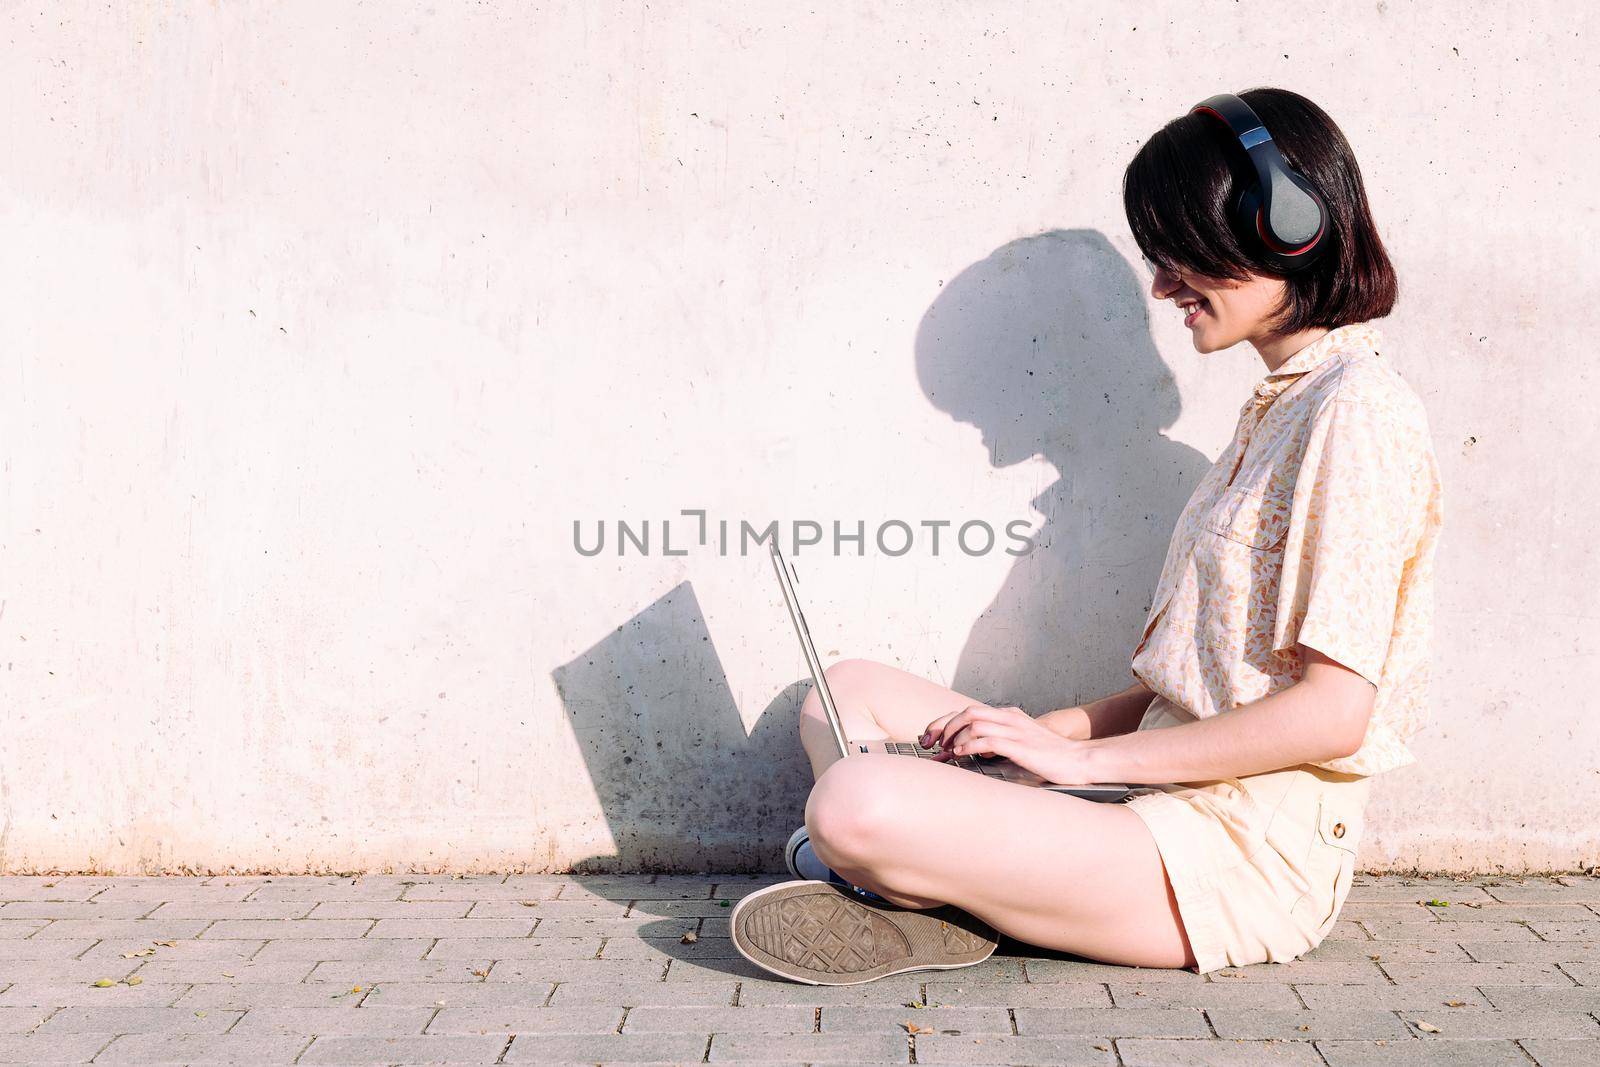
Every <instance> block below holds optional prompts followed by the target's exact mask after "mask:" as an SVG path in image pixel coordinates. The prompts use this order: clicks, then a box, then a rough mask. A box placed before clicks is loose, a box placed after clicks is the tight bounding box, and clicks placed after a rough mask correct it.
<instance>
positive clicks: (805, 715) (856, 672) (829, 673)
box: [800, 659, 883, 729]
mask: <svg viewBox="0 0 1600 1067" xmlns="http://www.w3.org/2000/svg"><path fill="white" fill-rule="evenodd" d="M882 668H883V664H881V663H879V662H877V661H876V660H870V659H842V660H839V661H838V662H837V663H834V664H832V665H830V666H828V667H825V668H823V671H822V677H823V678H824V679H825V680H826V681H827V683H828V692H829V693H831V694H832V695H833V699H834V702H835V703H836V704H837V703H838V702H839V701H840V700H841V699H843V698H844V696H845V695H846V694H848V693H850V692H851V691H852V690H854V689H855V688H857V687H858V686H859V685H860V684H861V682H862V680H863V679H865V678H866V677H867V676H869V675H870V674H872V673H873V672H875V671H878V670H881V669H882ZM800 719H801V723H802V726H801V729H806V727H805V726H804V721H805V720H806V719H811V720H814V721H816V722H824V721H826V715H825V714H824V712H823V710H822V697H821V696H820V695H819V694H818V692H817V687H816V686H811V687H810V688H809V689H808V690H807V692H806V695H805V699H804V700H802V701H801V702H800Z"/></svg>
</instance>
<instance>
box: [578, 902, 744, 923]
mask: <svg viewBox="0 0 1600 1067" xmlns="http://www.w3.org/2000/svg"><path fill="white" fill-rule="evenodd" d="M556 903H558V904H560V903H565V901H556ZM731 914H733V905H732V902H730V901H728V900H726V899H720V898H719V899H717V900H638V901H635V902H634V903H633V904H632V906H630V907H629V908H628V915H629V917H630V918H633V917H644V916H653V917H655V918H658V919H681V918H685V917H688V916H702V915H709V916H715V917H717V918H723V919H725V918H727V917H728V916H729V915H731Z"/></svg>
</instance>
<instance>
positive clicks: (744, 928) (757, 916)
mask: <svg viewBox="0 0 1600 1067" xmlns="http://www.w3.org/2000/svg"><path fill="white" fill-rule="evenodd" d="M728 919H729V925H730V927H731V935H732V940H733V947H734V948H735V949H737V950H738V952H739V954H740V955H741V956H743V957H744V958H745V959H747V960H749V961H750V962H751V963H754V964H755V965H756V966H758V967H761V968H763V969H764V970H768V971H771V972H772V973H774V974H778V975H782V976H783V977H785V978H789V979H792V980H794V981H796V982H805V983H807V984H808V985H856V984H858V983H861V982H871V981H875V980H876V979H879V978H884V977H887V976H888V975H891V974H901V973H903V972H905V971H921V970H936V971H942V970H952V969H954V968H957V967H971V966H972V965H973V964H975V963H982V962H983V961H984V960H986V959H988V958H989V957H990V956H992V955H994V951H995V949H996V948H997V947H999V941H998V940H997V938H996V932H995V931H994V929H992V928H991V927H990V926H989V925H988V924H987V923H985V922H984V921H983V920H981V919H979V918H978V917H977V916H975V915H972V914H971V913H969V912H966V911H963V910H961V909H960V908H957V907H955V906H954V905H950V904H944V905H941V906H939V907H937V908H930V909H927V910H923V909H920V908H902V907H900V906H899V905H897V904H889V903H882V904H879V903H876V902H873V901H868V900H865V899H863V898H861V897H859V896H857V895H856V894H855V893H854V892H852V891H851V890H849V889H846V888H845V887H844V886H840V885H836V884H834V883H832V882H817V881H809V880H799V881H793V882H779V883H778V884H777V885H769V886H767V887H766V888H764V889H758V890H756V891H755V892H754V893H750V894H748V895H746V896H744V897H742V898H741V899H740V900H739V901H738V903H736V904H735V905H734V907H733V913H732V914H731V915H730V916H729V917H728Z"/></svg>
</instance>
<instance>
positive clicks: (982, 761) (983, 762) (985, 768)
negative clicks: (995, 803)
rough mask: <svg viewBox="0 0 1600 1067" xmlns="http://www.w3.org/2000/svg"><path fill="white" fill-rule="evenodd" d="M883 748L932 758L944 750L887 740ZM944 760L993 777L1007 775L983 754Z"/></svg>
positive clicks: (951, 764) (953, 765)
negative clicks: (992, 765)
mask: <svg viewBox="0 0 1600 1067" xmlns="http://www.w3.org/2000/svg"><path fill="white" fill-rule="evenodd" d="M883 749H884V751H885V752H888V753H889V754H890V755H894V756H917V757H919V758H921V759H930V758H932V757H934V756H936V755H938V754H939V752H940V751H942V750H941V749H937V748H924V747H923V746H921V745H919V744H917V743H916V742H915V741H885V742H884V743H883ZM942 762H945V763H948V764H949V765H950V766H952V767H960V768H961V769H963V770H968V771H977V772H978V773H979V774H987V775H988V776H989V777H991V778H1004V777H1005V775H1003V774H1001V773H1000V772H999V771H998V770H996V769H995V768H993V767H991V766H990V765H989V764H990V762H991V760H990V759H989V758H987V757H983V756H954V757H952V758H950V759H948V760H944V761H942Z"/></svg>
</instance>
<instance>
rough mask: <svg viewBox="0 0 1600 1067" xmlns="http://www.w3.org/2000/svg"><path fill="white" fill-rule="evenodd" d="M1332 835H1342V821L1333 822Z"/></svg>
mask: <svg viewBox="0 0 1600 1067" xmlns="http://www.w3.org/2000/svg"><path fill="white" fill-rule="evenodd" d="M1333 836H1334V837H1343V836H1344V823H1342V822H1336V823H1334V824H1333Z"/></svg>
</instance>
